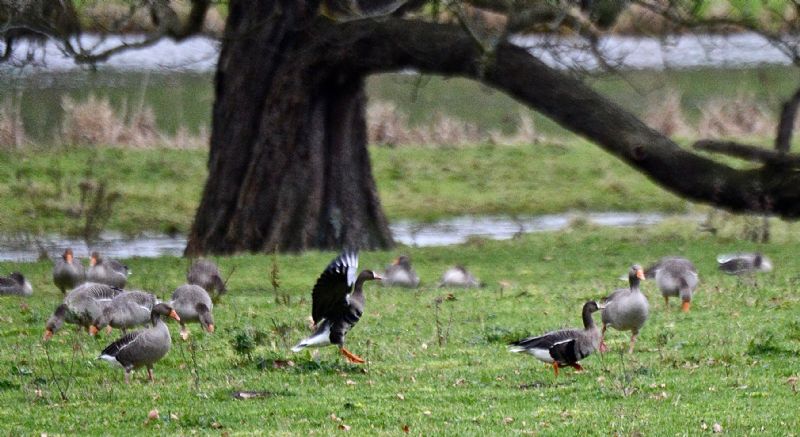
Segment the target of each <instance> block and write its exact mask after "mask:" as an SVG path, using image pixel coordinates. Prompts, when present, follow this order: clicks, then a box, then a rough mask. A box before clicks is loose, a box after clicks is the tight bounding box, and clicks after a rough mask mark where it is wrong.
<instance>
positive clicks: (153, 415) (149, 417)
mask: <svg viewBox="0 0 800 437" xmlns="http://www.w3.org/2000/svg"><path fill="white" fill-rule="evenodd" d="M156 419H158V410H156V409H155V408H153V409H152V410H150V412H149V413H147V420H156Z"/></svg>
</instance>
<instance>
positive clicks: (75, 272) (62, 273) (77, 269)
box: [53, 248, 86, 294]
mask: <svg viewBox="0 0 800 437" xmlns="http://www.w3.org/2000/svg"><path fill="white" fill-rule="evenodd" d="M85 281H86V270H85V269H84V268H83V264H82V263H81V261H80V260H79V259H77V258H75V257H74V255H73V254H72V249H69V248H68V249H66V250H65V251H64V253H63V254H62V255H61V258H59V259H56V262H55V264H54V265H53V283H54V284H56V287H58V289H59V290H61V293H62V294H65V293H66V292H67V290H72V289H73V288H75V287H77V286H78V285H80V284H82V283H84V282H85Z"/></svg>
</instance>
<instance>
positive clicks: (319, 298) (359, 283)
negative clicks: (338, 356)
mask: <svg viewBox="0 0 800 437" xmlns="http://www.w3.org/2000/svg"><path fill="white" fill-rule="evenodd" d="M356 271H358V253H357V252H355V251H349V250H345V251H344V252H343V253H342V254H341V255H339V256H338V257H337V258H336V259H334V260H333V261H331V263H330V264H329V265H328V267H327V268H326V269H325V271H324V272H322V275H320V277H319V279H317V283H316V285H314V291H313V292H312V293H311V299H312V301H313V303H312V314H311V317H312V318H313V319H314V323H315V329H314V333H313V334H311V336H310V337H308V338H306V339H304V340H302V341H301V342H300V343H297V345H296V346H295V347H293V348H292V351H294V352H300V351H301V350H303V349H305V348H307V347H322V346H327V345H330V344H333V345H336V346H338V347H339V351H340V352H341V353H342V355H344V356H345V358H347V360H348V361H350V362H351V363H356V364H362V363H364V360H363V359H362V358H361V357H359V356H358V355H355V354H354V353H352V352H350V351H348V350H347V349H345V347H344V337H345V335H347V332H348V331H349V330H350V328H352V327H353V326H354V325H355V324H356V323H357V322H358V320H359V319H360V318H361V315H362V314H363V312H364V291H363V289H362V287H363V286H364V282H365V281H371V280H375V279H377V280H381V277H380V276H379V275H377V274H376V273H375V272H373V271H372V270H364V271H362V272H361V273H360V274H359V275H358V277H356Z"/></svg>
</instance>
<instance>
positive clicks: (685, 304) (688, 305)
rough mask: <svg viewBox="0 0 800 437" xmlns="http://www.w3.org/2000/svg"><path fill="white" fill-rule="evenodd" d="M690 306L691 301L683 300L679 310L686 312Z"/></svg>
mask: <svg viewBox="0 0 800 437" xmlns="http://www.w3.org/2000/svg"><path fill="white" fill-rule="evenodd" d="M690 306H692V303H691V302H684V303H683V304H682V305H681V311H683V312H684V313H688V312H689V307H690Z"/></svg>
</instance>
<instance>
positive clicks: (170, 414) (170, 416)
mask: <svg viewBox="0 0 800 437" xmlns="http://www.w3.org/2000/svg"><path fill="white" fill-rule="evenodd" d="M169 418H170V419H172V420H178V415H177V414H175V413H169Z"/></svg>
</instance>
